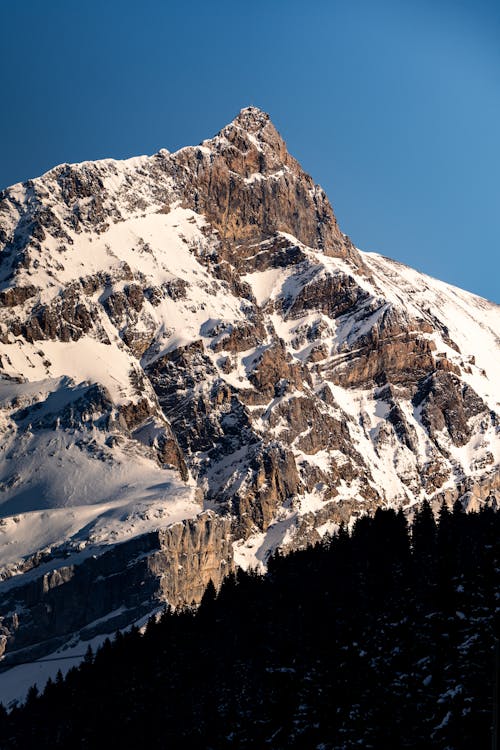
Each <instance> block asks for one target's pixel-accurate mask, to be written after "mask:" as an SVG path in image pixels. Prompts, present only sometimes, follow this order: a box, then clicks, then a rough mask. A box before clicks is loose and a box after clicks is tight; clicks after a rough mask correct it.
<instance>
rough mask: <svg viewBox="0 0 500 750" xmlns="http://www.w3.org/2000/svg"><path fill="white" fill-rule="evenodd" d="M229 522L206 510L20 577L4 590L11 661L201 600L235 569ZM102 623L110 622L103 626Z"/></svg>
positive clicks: (2, 615) (0, 609) (1, 605)
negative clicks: (210, 587)
mask: <svg viewBox="0 0 500 750" xmlns="http://www.w3.org/2000/svg"><path fill="white" fill-rule="evenodd" d="M230 523H231V522H230V519H228V518H223V517H220V516H217V515H215V514H213V513H203V514H201V515H200V516H198V517H197V518H195V519H192V520H187V521H183V522H182V523H177V524H175V525H173V526H170V527H168V528H166V529H163V530H161V531H157V532H154V533H150V534H146V535H143V536H140V537H137V538H135V539H132V540H130V541H128V542H124V543H122V544H119V545H116V546H115V547H114V548H113V549H112V550H110V551H109V552H105V553H104V554H101V555H99V556H98V557H96V556H91V557H87V558H86V559H84V560H83V561H82V562H81V563H79V564H77V565H70V566H67V567H65V566H61V567H59V568H55V569H53V570H51V571H50V572H48V573H44V574H43V575H41V576H39V577H38V578H32V580H31V581H30V582H29V583H23V582H22V581H17V580H15V579H14V580H13V581H12V583H13V584H14V586H12V585H11V586H10V587H9V588H8V589H7V590H6V591H5V588H4V592H3V593H2V594H1V595H0V624H1V625H0V627H1V631H0V632H1V633H2V635H3V638H2V639H0V640H1V641H3V649H4V651H6V653H7V654H8V657H7V658H6V659H5V660H4V665H5V666H11V665H13V664H15V663H16V661H17V660H20V661H25V660H26V659H34V658H40V657H41V656H43V655H44V654H46V653H49V652H50V651H51V650H53V649H54V648H56V647H57V646H59V645H61V644H62V643H64V642H65V641H67V640H68V639H69V637H70V636H72V635H73V634H80V636H81V637H83V638H91V637H92V636H93V635H95V634H96V633H98V632H99V631H100V632H110V630H113V627H114V628H116V627H125V626H126V625H128V624H130V623H132V622H134V620H136V619H138V618H139V617H141V615H144V614H145V613H147V612H150V611H151V610H152V609H154V608H155V606H156V607H158V606H159V605H161V604H162V603H164V602H168V603H169V604H170V605H171V606H174V607H179V606H184V605H186V604H187V605H190V604H192V603H195V604H197V603H199V602H200V600H201V597H202V595H203V592H204V590H205V587H206V585H207V584H208V582H209V581H210V580H212V581H213V582H214V584H215V586H216V587H219V586H220V584H221V582H222V579H223V578H224V576H225V575H227V574H228V573H230V572H231V571H232V570H233V555H232V544H231V542H230V536H229V529H230ZM15 584H18V585H15ZM4 587H5V584H4ZM116 612H120V616H119V617H116V616H115V613H116ZM98 620H108V621H107V622H105V623H101V624H104V627H103V628H102V629H101V628H99V627H96V626H95V625H93V623H95V622H96V621H98Z"/></svg>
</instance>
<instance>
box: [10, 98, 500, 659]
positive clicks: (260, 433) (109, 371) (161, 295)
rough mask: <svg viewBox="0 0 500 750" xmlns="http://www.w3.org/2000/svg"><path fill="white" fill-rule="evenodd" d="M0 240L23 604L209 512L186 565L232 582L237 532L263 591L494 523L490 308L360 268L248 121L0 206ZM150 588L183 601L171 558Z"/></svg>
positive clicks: (405, 270)
mask: <svg viewBox="0 0 500 750" xmlns="http://www.w3.org/2000/svg"><path fill="white" fill-rule="evenodd" d="M0 230H1V231H0V247H1V252H0V259H1V260H0V283H1V289H0V309H1V315H0V367H1V371H2V379H1V380H0V431H1V433H2V436H3V441H2V442H3V445H2V449H1V452H0V509H1V514H2V520H1V524H2V525H1V528H0V571H1V575H2V576H3V577H4V578H7V577H9V578H10V582H12V583H15V580H16V579H17V580H18V581H19V583H18V586H19V587H20V588H21V587H22V586H23V577H24V575H26V573H27V572H29V575H30V577H33V576H35V578H36V570H37V566H40V565H46V564H48V565H49V567H50V565H53V566H54V569H56V570H57V569H58V566H59V567H62V566H63V563H64V565H65V566H66V567H68V565H71V564H72V563H71V561H72V560H73V559H74V560H75V564H74V570H76V569H77V567H78V564H79V563H78V559H79V558H78V555H81V554H82V553H83V552H85V554H87V553H88V554H92V555H96V556H97V558H99V556H102V555H103V554H104V553H105V552H106V551H107V550H109V549H110V548H113V546H114V545H117V546H119V545H120V544H122V545H129V546H128V547H125V548H124V549H123V555H124V558H123V559H124V560H125V558H126V556H127V554H128V553H127V552H126V549H129V550H132V549H133V548H134V545H133V544H132V542H133V540H134V539H136V538H139V537H140V536H141V535H144V534H149V533H151V532H154V531H155V530H156V529H158V528H160V529H163V528H168V527H170V526H171V525H173V524H178V523H180V524H183V528H184V529H185V531H184V532H183V533H184V534H185V535H186V536H185V537H182V538H183V539H184V538H185V540H186V544H188V542H187V540H188V538H189V539H191V536H190V535H191V532H190V531H189V528H191V527H190V526H189V525H190V524H193V523H194V524H195V526H196V519H197V518H200V515H201V514H203V512H208V513H209V521H208V527H210V529H211V530H210V532H208V531H207V532H206V534H205V533H204V534H198V532H196V533H195V532H193V533H195V537H196V539H197V541H196V544H195V545H194V546H193V545H192V543H191V542H189V545H191V546H189V545H188V546H189V549H190V550H191V551H190V553H189V554H195V555H201V557H202V558H203V556H204V555H206V556H207V560H208V559H209V558H210V559H211V560H213V556H214V554H215V555H217V550H214V549H212V548H209V547H210V544H209V545H208V547H207V544H206V539H208V538H209V537H210V538H213V539H215V540H217V541H216V544H217V545H218V549H219V548H220V559H222V560H225V565H226V566H227V570H229V569H231V567H232V565H233V558H232V557H231V555H229V554H228V550H227V549H226V547H224V548H223V545H224V544H225V541H224V538H223V537H224V533H222V530H223V529H226V528H227V524H229V527H230V529H231V531H230V535H231V539H232V553H231V554H232V555H233V556H234V562H235V563H236V564H237V565H241V566H244V567H246V566H249V565H250V566H257V567H261V568H262V566H264V565H265V561H266V558H267V555H268V554H269V553H270V552H271V551H272V550H273V549H275V548H276V547H281V548H283V549H285V550H286V549H293V548H296V547H300V546H303V545H305V544H308V543H311V542H314V541H316V540H318V539H319V538H321V536H322V535H324V534H325V533H327V532H332V531H334V530H335V529H336V528H337V527H338V524H339V523H341V522H345V523H352V522H353V520H354V519H355V518H356V517H358V516H359V515H360V514H364V513H371V512H373V511H374V509H375V508H376V507H379V506H383V507H385V506H395V507H396V506H403V507H405V508H406V509H407V510H408V511H411V507H412V506H413V505H414V504H416V503H418V502H420V501H421V500H423V499H424V498H427V499H430V500H431V501H432V502H433V503H434V505H435V506H436V507H437V506H438V505H439V503H440V502H441V501H442V500H443V499H444V500H445V501H446V502H448V503H450V504H451V503H453V502H454V501H455V500H456V499H457V498H461V499H462V501H463V503H464V505H466V506H467V505H468V506H469V507H471V508H472V507H478V505H481V504H482V503H486V502H487V503H490V504H495V505H496V504H497V502H498V500H500V494H499V493H500V469H499V467H500V438H499V426H498V425H499V421H498V420H499V418H498V414H499V412H500V391H499V388H498V385H497V382H496V373H497V372H498V369H499V367H500V344H499V336H498V331H500V307H498V306H497V305H495V304H494V303H489V302H488V301H486V300H483V299H482V298H480V297H477V296H476V295H472V294H470V293H468V292H464V291H462V290H459V289H456V288H454V287H452V286H450V285H448V284H445V283H444V282H440V281H437V280H434V279H431V278H430V277H428V276H425V275H424V274H420V273H419V272H417V271H413V270H412V269H410V268H409V267H407V266H404V265H403V264H400V263H398V262H396V261H391V260H390V259H387V258H384V257H383V256H381V255H378V254H374V253H364V252H363V251H361V250H358V249H357V248H355V247H354V245H353V244H352V243H351V241H350V240H349V238H348V237H347V236H346V235H345V234H343V233H342V232H341V231H340V229H339V227H338V224H337V221H336V219H335V215H334V212H333V209H332V207H331V206H330V203H329V201H328V199H327V197H326V195H325V193H324V191H323V190H322V189H321V188H320V187H319V186H317V185H315V184H314V182H313V181H312V179H311V178H310V177H309V175H307V174H306V173H305V172H304V171H303V170H302V168H301V167H300V165H299V164H298V162H297V161H296V160H295V159H294V158H293V157H292V156H290V155H289V154H288V152H287V151H286V146H285V143H284V141H283V139H282V138H281V136H280V135H279V134H278V132H277V131H276V129H275V128H274V126H273V125H272V123H271V121H270V118H269V116H268V115H266V114H265V113H263V112H261V111H260V110H258V109H257V108H245V109H244V110H242V111H241V112H240V114H239V115H238V116H237V117H236V118H235V120H233V122H232V123H230V124H229V125H227V126H226V127H225V128H223V129H222V130H221V131H219V133H218V134H217V135H216V136H215V137H214V138H212V139H208V140H206V141H203V142H202V143H201V144H200V145H199V146H188V147H185V148H183V149H180V150H179V151H177V152H175V153H173V154H170V153H169V152H167V151H166V150H161V151H160V152H158V153H157V154H155V155H153V156H151V157H135V158H133V159H129V160H125V161H123V162H117V161H115V160H102V161H99V162H84V163H81V164H79V165H60V166H59V167H55V168H54V169H53V170H50V171H49V172H47V173H46V174H45V175H43V176H42V177H40V178H36V179H35V180H32V181H28V182H27V183H23V184H21V183H19V184H17V185H15V186H13V187H12V188H10V189H7V190H4V191H2V193H1V194H0ZM208 527H207V528H208ZM193 528H194V527H193ZM211 535H212V536H211ZM183 543H184V542H183ZM186 549H187V548H186ZM130 554H135V553H132V552H131V553H130ZM177 554H187V552H186V551H184V552H180V553H178V552H176V555H177ZM176 559H177V558H176ZM155 560H156V561H157V557H156V558H155ZM103 564H104V563H103ZM124 564H125V565H126V563H125V562H124ZM211 564H212V563H211ZM151 565H152V566H153V568H154V569H155V571H156V572H155V575H157V576H158V580H163V579H162V577H165V576H166V578H165V580H166V581H167V583H168V581H170V582H171V585H170V584H168V585H167V583H165V585H163V584H161V585H160V584H159V585H158V587H157V588H156V589H155V592H156V593H155V594H154V595H152V599H150V600H148V599H147V597H146V598H145V606H146V605H148V602H149V604H150V605H151V608H152V609H153V608H154V606H158V601H161V600H164V599H166V600H168V601H169V602H170V603H171V604H173V605H180V604H183V603H190V602H191V601H192V598H193V596H192V594H193V591H192V586H191V584H189V585H188V584H186V585H185V586H184V588H183V585H182V583H181V584H178V582H176V583H175V585H174V584H173V583H172V581H173V578H172V577H171V576H170V574H169V573H168V571H167V568H168V565H169V563H168V552H165V555H164V556H163V557H162V564H161V565H160V566H159V565H158V564H157V562H155V563H154V564H153V563H151ZM151 565H150V568H149V569H150V570H151V569H152V568H151ZM207 565H208V563H207ZM165 566H166V567H165ZM207 570H208V567H207ZM166 571H167V572H166ZM95 574H96V575H97V576H99V575H103V571H102V570H99V564H97V565H96V571H95ZM75 575H76V574H74V573H72V574H71V576H70V577H69V578H68V580H66V581H65V583H64V586H63V587H59V588H60V592H58V594H57V596H58V597H59V596H61V597H62V600H64V596H63V595H62V593H61V592H62V591H67V592H68V597H69V599H68V601H69V600H71V596H72V594H71V591H72V588H71V587H72V586H73V585H76V583H74V584H72V583H71V581H72V580H73V579H74V578H75ZM217 575H218V576H219V580H216V581H214V582H215V583H216V585H218V584H219V582H220V579H221V578H222V577H223V575H224V570H222V569H221V570H220V571H219V573H218V574H217ZM56 578H57V577H55V578H54V577H53V578H52V579H50V580H51V582H52V583H54V582H55V581H56ZM75 580H76V579H75ZM40 582H41V583H40V593H39V594H37V597H38V598H37V602H36V606H37V607H39V608H42V609H43V608H46V607H51V606H55V604H54V602H55V599H53V600H52V599H51V597H55V596H56V594H55V593H54V592H53V591H52V592H51V588H50V586H51V585H52V584H47V583H43V582H42V577H40ZM110 585H111V584H110ZM155 585H156V584H155ZM169 586H170V588H169ZM44 587H45V588H44ZM89 591H90V589H89ZM158 591H160V592H161V593H160V594H158V593H157V592H158ZM88 596H89V617H90V618H92V617H93V618H94V619H96V618H97V619H99V620H101V619H102V618H104V619H106V616H107V615H109V614H110V613H109V612H107V611H106V605H105V602H103V601H102V600H99V603H98V606H97V604H96V602H92V595H91V593H88ZM155 597H156V598H155ZM158 597H159V598H158ZM1 598H2V597H1V592H0V607H1V604H2V602H1ZM7 598H8V597H7ZM194 598H195V599H196V598H199V592H197V593H196V596H195V597H194ZM153 600H154V601H153ZM58 601H59V599H58ZM67 603H68V602H67V601H65V603H64V606H67ZM7 604H8V612H7V609H5V614H4V621H3V626H2V627H4V628H5V631H3V636H2V638H3V646H4V648H6V649H7V652H9V650H10V651H11V652H12V653H14V652H15V649H16V645H15V644H16V638H17V640H18V643H20V642H23V643H24V642H25V639H26V638H28V636H27V635H26V633H27V630H23V628H24V627H26V628H28V624H26V626H23V617H22V616H21V617H20V618H19V616H18V617H17V620H15V618H14V620H12V617H11V616H10V614H8V613H10V612H11V609H12V602H11V600H10V599H9V600H8V602H7V599H6V604H5V607H6V608H7ZM22 606H23V607H27V606H28V605H27V603H26V602H24V604H23V605H22ZM29 606H31V605H29ZM57 606H60V605H59V604H58V605H57ZM148 606H149V605H148ZM99 607H100V609H99ZM21 611H22V608H21V609H20V612H21ZM134 611H136V610H134ZM91 613H92V614H91ZM130 616H131V617H132V609H131V612H130ZM5 617H7V619H8V617H11V619H10V620H8V622H7V620H6V619H5ZM53 619H54V616H52V615H51V616H50V617H49V616H48V615H47V618H46V630H45V636H44V637H46V638H47V639H50V633H51V627H53V624H51V623H53ZM125 619H126V618H125ZM29 621H30V619H29V617H27V618H26V623H29ZM6 623H7V624H6ZM16 623H17V624H16ZM19 623H20V624H19ZM89 623H90V621H89ZM72 633H73V631H71V633H70V631H68V633H67V634H66V636H67V637H70V635H71V634H72ZM0 635H1V634H0ZM28 640H29V638H28ZM42 640H43V639H42Z"/></svg>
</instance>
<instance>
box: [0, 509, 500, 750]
mask: <svg viewBox="0 0 500 750" xmlns="http://www.w3.org/2000/svg"><path fill="white" fill-rule="evenodd" d="M499 540H500V514H497V513H496V512H495V511H493V510H492V509H491V508H484V509H482V510H481V511H480V512H479V513H471V514H465V513H463V511H462V509H461V506H460V504H458V503H457V504H456V505H455V506H454V508H453V510H447V509H446V508H445V507H443V508H442V509H441V512H440V514H439V517H438V518H436V519H435V518H434V516H433V514H432V511H431V509H430V506H429V505H428V504H427V503H424V504H423V505H422V507H421V509H420V511H419V512H418V513H417V515H416V516H415V518H414V520H413V522H412V524H411V527H408V524H407V521H406V519H405V516H404V515H403V513H402V512H398V513H396V512H395V511H392V510H378V511H377V512H376V513H375V516H374V517H373V518H370V517H363V518H361V519H360V520H358V521H357V523H356V524H355V526H354V528H353V531H352V533H351V534H348V533H347V531H346V530H345V529H343V528H341V529H340V532H339V534H338V535H336V536H335V537H333V538H331V539H329V540H327V541H326V542H324V543H323V544H322V545H318V546H316V547H313V548H309V549H306V550H303V551H299V552H295V553H293V554H290V555H288V556H287V557H280V556H277V557H274V558H273V559H271V560H270V562H269V572H268V574H267V575H266V576H265V577H261V576H258V575H255V574H252V573H243V572H241V571H239V572H238V574H237V575H236V576H232V577H229V578H228V579H227V580H226V582H225V584H224V585H223V587H222V589H221V591H220V592H219V593H218V595H216V592H215V590H214V588H213V586H212V587H209V589H208V590H207V592H206V594H205V597H204V599H203V602H202V604H201V606H200V608H199V609H198V610H197V611H196V612H194V611H185V612H178V613H169V612H166V613H165V614H164V615H163V616H162V617H161V618H160V619H159V620H157V621H155V620H151V621H150V623H149V624H148V626H147V629H146V631H145V633H144V634H143V635H142V634H141V633H139V631H138V630H136V629H132V630H131V631H130V632H128V633H126V634H118V635H117V636H116V638H115V640H114V641H113V642H110V641H106V642H105V644H104V645H103V646H102V647H101V649H100V650H99V651H98V652H97V653H96V654H92V653H90V652H89V654H88V656H87V658H86V660H85V662H84V663H83V664H82V665H81V666H80V667H79V668H74V669H72V670H71V671H70V672H69V673H68V674H67V675H66V677H65V678H63V677H62V676H61V674H59V675H58V677H57V679H56V680H55V681H50V680H49V682H48V684H47V686H46V687H45V689H44V690H43V691H42V692H41V694H38V693H37V690H36V689H35V688H33V689H32V690H31V691H30V693H29V695H28V699H27V701H26V703H25V705H24V706H20V707H18V708H16V709H14V710H13V711H12V712H11V713H9V714H7V713H6V712H5V711H2V712H1V716H0V747H1V748H4V749H5V750H11V749H12V750H13V749H14V748H16V749H21V748H37V749H39V750H42V749H43V748H51V749H55V748H64V749H65V750H66V749H67V748H71V749H77V748H90V749H93V748H97V749H98V748H107V749H108V748H110V747H113V746H114V747H119V748H144V749H145V750H153V749H156V748H200V750H201V749H202V748H203V749H204V750H209V749H213V750H225V749H226V748H227V749H229V748H241V749H242V750H244V749H246V748H248V749H250V748H252V749H253V748H266V747H269V748H273V750H280V749H281V748H296V749H297V750H298V749H299V748H300V749H301V750H306V749H307V750H311V749H313V748H317V749H318V750H320V749H321V750H351V748H360V747H362V748H366V749H369V748H373V749H376V750H390V749H391V748H394V749H396V748H414V749H415V750H423V749H424V748H440V749H441V750H444V749H445V748H449V749H450V750H459V749H461V748H463V749H464V750H465V749H468V748H475V747H477V748H479V747H490V746H491V725H492V704H493V692H494V682H495V658H494V652H495V645H494V644H495V635H496V633H497V632H498V622H497V616H496V609H497V600H498V597H499V595H500V585H499V569H500V559H499V556H500V547H499Z"/></svg>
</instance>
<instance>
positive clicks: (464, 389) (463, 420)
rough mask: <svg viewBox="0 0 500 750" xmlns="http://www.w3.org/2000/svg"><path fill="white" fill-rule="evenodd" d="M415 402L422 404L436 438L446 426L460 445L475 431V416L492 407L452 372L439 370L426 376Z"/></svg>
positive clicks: (422, 415) (425, 420) (425, 417)
mask: <svg viewBox="0 0 500 750" xmlns="http://www.w3.org/2000/svg"><path fill="white" fill-rule="evenodd" d="M413 403H414V405H415V406H416V407H420V415H421V420H422V423H423V424H424V425H425V427H426V429H427V431H428V433H429V435H430V437H431V438H432V439H433V440H436V439H437V437H438V434H439V433H440V432H442V431H443V430H446V431H447V432H448V434H449V435H450V438H451V440H452V441H453V443H454V444H455V445H458V446H461V445H465V444H466V443H467V442H468V440H469V438H470V436H471V434H472V427H471V424H470V420H471V418H472V417H475V416H477V415H478V414H484V413H486V412H487V411H488V409H487V406H486V404H485V403H484V401H483V400H482V399H481V398H480V397H479V396H478V395H477V393H476V392H475V391H474V390H473V389H472V388H471V387H470V386H469V385H467V383H462V382H461V381H460V380H459V379H458V377H457V376H456V375H454V374H452V373H449V372H436V373H433V374H432V375H430V376H429V377H428V378H426V379H425V380H424V381H423V382H422V383H421V385H420V388H419V390H418V392H417V393H416V395H415V397H414V399H413Z"/></svg>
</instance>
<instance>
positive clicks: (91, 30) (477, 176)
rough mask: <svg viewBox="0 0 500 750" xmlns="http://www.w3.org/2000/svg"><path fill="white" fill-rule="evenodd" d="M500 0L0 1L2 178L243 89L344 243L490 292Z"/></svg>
mask: <svg viewBox="0 0 500 750" xmlns="http://www.w3.org/2000/svg"><path fill="white" fill-rule="evenodd" d="M499 40H500V2H499V1H498V0H496V2H487V1H486V0H434V1H433V2H430V1H429V2H428V0H409V1H406V0H377V1H375V0H338V1H337V0H310V2H308V3H306V2H304V0H299V1H297V0H267V2H264V1H263V0H252V2H241V1H240V0H231V1H227V0H220V1H215V2H210V1H209V0H205V2H199V1H197V0H184V1H183V2H180V1H178V0H170V1H169V0H141V2H139V0H99V1H98V2H96V0H85V2H83V1H78V2H76V0H24V1H23V2H20V1H19V0H0V83H1V89H0V90H1V100H2V115H1V118H0V187H5V186H7V185H9V184H11V183H14V182H17V181H19V180H24V179H27V178H29V177H33V176H36V175H38V174H41V173H42V172H44V171H46V170H47V169H49V168H50V167H51V166H53V165H55V164H58V163H61V162H66V161H68V162H73V161H81V160H84V159H98V158H102V157H107V156H112V157H116V158H122V157H127V156H132V155H136V154H142V153H154V152H155V151H156V150H158V149H159V148H162V147H165V148H168V149H170V150H174V149H176V148H178V147H180V146H183V145H187V144H193V143H198V142H199V141H201V140H202V139H203V138H206V137H209V136H211V135H213V134H214V133H215V132H216V131H217V130H219V129H220V128H221V127H222V126H223V125H225V124H226V123H227V122H228V121H230V120H231V119H232V118H233V117H234V116H235V114H236V113H237V112H238V111H239V110H240V109H241V107H243V106H245V105H248V104H254V105H257V106H259V107H261V108H262V109H264V110H266V111H267V112H269V113H270V114H271V117H272V119H273V121H274V122H275V124H276V126H277V128H278V130H280V132H281V133H282V134H283V136H284V137H285V139H286V141H287V143H288V146H289V149H290V151H291V152H292V153H293V154H294V155H295V156H296V157H297V158H298V159H299V161H300V162H301V163H302V164H303V166H304V168H305V169H306V170H307V171H308V172H310V173H311V174H312V176H313V177H314V179H315V180H316V181H317V182H319V183H320V184H321V185H323V187H324V188H325V189H326V191H327V193H328V195H329V196H330V199H331V201H332V204H333V207H334V210H335V212H336V214H337V217H338V219H339V222H340V225H341V227H342V229H343V230H344V231H345V232H347V233H348V234H349V235H350V236H351V238H352V239H353V241H354V242H355V244H356V245H358V246H359V247H361V248H362V249H365V250H376V251H378V252H382V253H383V254H385V255H388V256H390V257H393V258H397V259H399V260H402V261H403V262H406V263H408V264H410V265H412V266H414V267H416V268H419V269H420V270H423V271H425V272H427V273H430V274H432V275H434V276H437V277H439V278H442V279H444V280H446V281H449V282H451V283H454V284H457V285H459V286H462V287H464V288H466V289H469V290H471V291H474V292H476V293H478V294H482V295H483V296H486V297H489V298H490V299H493V300H494V301H496V302H500V281H499V276H500V127H499V123H500V42H499Z"/></svg>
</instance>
